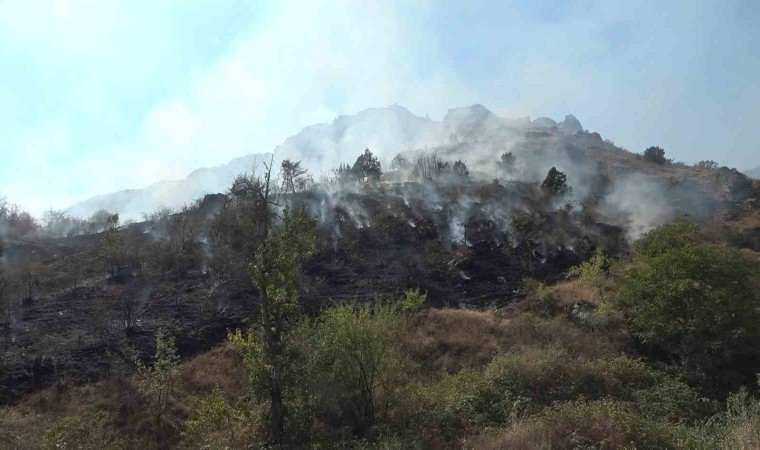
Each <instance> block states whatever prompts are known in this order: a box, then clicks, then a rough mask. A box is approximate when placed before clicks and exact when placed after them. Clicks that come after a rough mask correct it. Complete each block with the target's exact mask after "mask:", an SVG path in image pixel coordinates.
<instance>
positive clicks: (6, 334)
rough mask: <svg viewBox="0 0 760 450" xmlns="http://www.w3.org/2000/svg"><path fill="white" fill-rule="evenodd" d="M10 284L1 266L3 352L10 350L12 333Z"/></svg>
mask: <svg viewBox="0 0 760 450" xmlns="http://www.w3.org/2000/svg"><path fill="white" fill-rule="evenodd" d="M2 255H3V241H2V240H0V256H2ZM9 285H10V283H9V282H8V277H7V275H6V273H5V270H4V269H3V267H2V266H0V320H2V333H3V347H2V349H3V351H6V350H7V348H8V343H9V342H10V331H11V301H10V299H9V298H8V295H7V291H8V287H9Z"/></svg>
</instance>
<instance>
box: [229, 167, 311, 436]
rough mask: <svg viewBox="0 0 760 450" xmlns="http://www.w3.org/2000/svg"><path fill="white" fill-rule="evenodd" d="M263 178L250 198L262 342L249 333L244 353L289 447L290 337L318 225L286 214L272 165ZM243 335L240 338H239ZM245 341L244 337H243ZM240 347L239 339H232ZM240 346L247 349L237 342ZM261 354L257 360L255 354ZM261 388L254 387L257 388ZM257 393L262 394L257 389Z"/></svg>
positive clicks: (253, 184)
mask: <svg viewBox="0 0 760 450" xmlns="http://www.w3.org/2000/svg"><path fill="white" fill-rule="evenodd" d="M265 167H266V171H265V173H264V176H263V178H257V177H254V178H251V179H250V180H249V181H250V182H248V183H246V185H247V186H248V188H247V191H248V194H247V196H248V197H250V198H252V199H253V200H255V205H256V206H255V208H254V209H253V210H252V213H253V214H254V215H255V216H256V222H255V223H256V226H255V230H254V232H255V234H256V235H257V236H258V239H259V241H260V244H259V246H258V248H257V249H256V254H255V255H254V258H253V261H251V263H250V266H249V268H248V273H249V275H250V277H251V280H252V282H253V285H254V286H255V287H256V288H257V289H258V292H259V304H260V314H259V325H260V336H255V335H254V334H253V333H249V335H248V339H247V341H246V342H245V343H246V344H251V345H248V348H246V346H245V345H243V347H244V349H246V350H247V352H248V353H249V354H248V356H247V358H248V360H249V362H250V363H251V364H250V367H249V368H250V369H254V372H255V374H256V376H255V377H254V379H253V380H252V381H255V382H256V383H258V384H260V385H262V386H264V387H265V389H266V391H268V392H267V394H268V395H267V397H268V400H269V403H270V417H269V419H270V421H271V437H272V440H273V441H274V442H275V443H277V444H279V443H281V442H283V439H284V433H285V415H286V411H285V398H284V390H285V387H286V386H285V384H286V383H285V380H286V379H287V376H288V374H287V371H288V365H287V362H288V361H287V358H286V344H287V341H286V337H287V336H286V335H287V332H288V331H289V330H290V328H291V326H292V325H293V322H294V319H295V318H296V317H297V315H298V312H299V309H300V305H299V301H298V281H299V272H300V268H301V265H302V263H303V262H304V261H305V260H306V259H307V258H308V257H310V256H311V255H312V254H313V253H314V252H315V251H316V226H317V225H316V221H315V220H314V218H312V217H310V216H308V214H307V213H306V209H305V207H302V208H301V209H300V210H298V211H297V212H293V211H291V210H290V209H289V208H287V207H286V208H285V209H284V211H282V212H280V209H281V208H282V205H281V204H280V199H279V193H278V192H276V191H275V189H274V186H276V184H275V183H274V180H272V163H271V162H270V163H269V164H268V165H266V164H265ZM238 334H239V333H238ZM241 337H242V336H241ZM232 341H233V343H235V341H236V339H232ZM237 341H238V344H243V342H242V341H240V340H239V339H237ZM254 350H255V352H254V353H253V354H251V352H253V351H254ZM255 387H256V386H254V388H255ZM254 390H255V391H259V392H260V390H257V389H254Z"/></svg>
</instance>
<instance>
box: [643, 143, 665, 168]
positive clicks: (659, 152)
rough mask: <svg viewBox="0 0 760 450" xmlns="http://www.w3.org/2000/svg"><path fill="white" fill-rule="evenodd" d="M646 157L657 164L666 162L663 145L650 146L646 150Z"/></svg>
mask: <svg viewBox="0 0 760 450" xmlns="http://www.w3.org/2000/svg"><path fill="white" fill-rule="evenodd" d="M644 159H646V160H647V161H649V162H653V163H655V164H665V163H666V162H667V159H665V150H663V149H662V148H661V147H649V148H647V149H646V150H644Z"/></svg>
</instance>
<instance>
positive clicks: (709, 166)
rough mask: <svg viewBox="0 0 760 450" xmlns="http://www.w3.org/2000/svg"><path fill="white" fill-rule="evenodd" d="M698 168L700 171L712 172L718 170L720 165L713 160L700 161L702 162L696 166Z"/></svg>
mask: <svg viewBox="0 0 760 450" xmlns="http://www.w3.org/2000/svg"><path fill="white" fill-rule="evenodd" d="M696 166H697V167H698V168H700V169H704V170H710V171H712V170H715V169H717V168H718V163H717V162H715V161H713V160H711V159H709V160H705V161H700V162H698V163H697V164H696Z"/></svg>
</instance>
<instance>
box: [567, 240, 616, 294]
mask: <svg viewBox="0 0 760 450" xmlns="http://www.w3.org/2000/svg"><path fill="white" fill-rule="evenodd" d="M610 265H611V261H610V259H609V258H608V257H607V254H606V253H604V250H603V249H602V248H597V249H596V252H595V253H594V256H592V257H591V258H590V259H589V260H588V261H586V262H584V263H582V264H579V265H577V266H575V267H573V268H571V269H570V270H569V271H568V273H567V275H568V276H569V277H571V278H578V280H579V281H580V283H581V284H582V285H583V286H586V287H587V288H589V289H591V290H592V291H593V292H594V295H595V296H596V300H597V301H599V302H600V303H606V301H607V298H608V296H609V293H610V292H611V291H612V290H613V288H614V280H613V279H612V274H611V272H610V269H611V267H610Z"/></svg>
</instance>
